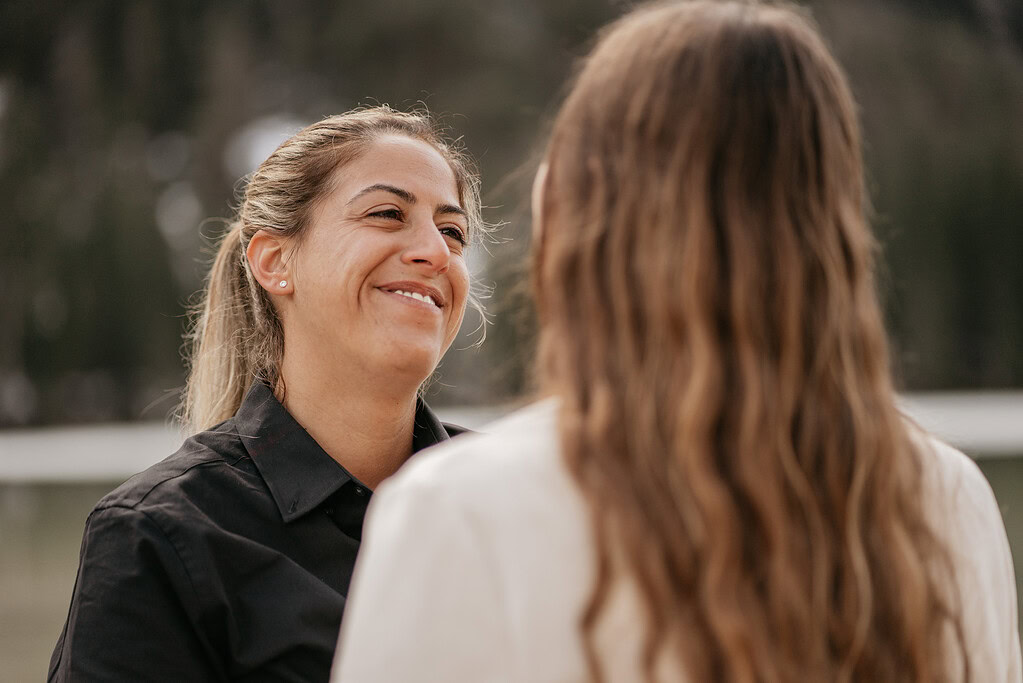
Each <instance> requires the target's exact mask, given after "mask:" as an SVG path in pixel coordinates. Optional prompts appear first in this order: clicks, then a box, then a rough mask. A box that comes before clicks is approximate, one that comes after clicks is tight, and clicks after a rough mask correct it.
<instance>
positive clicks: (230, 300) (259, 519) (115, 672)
mask: <svg viewBox="0 0 1023 683" xmlns="http://www.w3.org/2000/svg"><path fill="white" fill-rule="evenodd" d="M481 229H482V222H481V218H480V203H479V180H478V177H477V175H476V174H475V171H474V170H472V166H471V165H470V162H469V160H468V158H467V157H466V156H465V155H464V154H463V153H462V152H461V151H460V150H459V149H458V148H457V147H455V146H453V145H451V144H449V143H448V142H446V141H445V139H444V138H443V136H442V135H441V134H440V132H439V130H438V129H437V127H436V126H435V125H434V124H433V123H432V122H431V120H430V119H429V118H428V117H427V116H426V115H425V114H418V113H411V114H410V113H402V112H398V111H394V110H392V109H390V108H388V107H375V108H367V109H361V110H356V111H353V112H349V113H347V114H342V115H337V116H332V117H329V118H327V119H324V120H322V121H320V122H318V123H315V124H313V125H311V126H309V127H308V128H305V129H304V130H302V131H300V132H299V133H297V134H296V135H294V136H293V137H291V138H290V139H288V140H287V141H286V142H284V143H283V144H282V145H281V146H280V147H278V148H277V150H276V151H275V152H274V153H273V154H271V155H270V157H269V158H268V159H267V160H266V161H264V162H263V163H262V165H260V167H259V168H258V169H257V170H256V171H255V173H254V174H253V175H252V176H251V178H250V179H249V180H248V182H247V186H246V188H245V193H244V198H243V200H242V202H241V206H240V208H239V210H238V215H237V217H236V220H235V221H234V222H233V223H232V224H231V226H230V229H229V230H228V231H227V233H226V235H225V236H224V237H223V239H222V241H221V242H220V245H219V249H218V251H217V254H216V259H215V261H214V263H213V267H212V271H211V273H210V276H209V279H208V281H207V283H206V288H205V291H204V297H203V302H202V305H201V306H200V307H199V309H198V311H197V315H196V318H195V325H194V329H193V331H192V333H191V349H192V350H191V354H190V362H191V367H190V374H189V377H188V384H187V387H186V392H185V396H184V402H183V416H184V420H185V422H186V424H187V426H188V428H189V429H190V430H191V432H193V433H194V435H193V436H191V437H190V438H188V439H187V440H186V441H185V443H184V445H183V446H182V447H181V449H180V450H179V451H178V452H177V453H175V454H174V455H172V456H170V457H169V458H167V459H166V460H164V461H163V462H161V463H159V464H157V465H155V466H153V467H152V468H150V469H148V470H146V471H145V472H143V473H141V474H139V475H136V476H135V477H133V478H132V479H130V480H128V481H127V482H126V483H125V484H123V485H122V486H121V487H119V488H118V489H116V490H115V491H113V492H112V493H110V494H109V495H107V496H106V497H104V498H103V499H102V500H101V501H100V502H99V503H98V504H97V506H96V508H95V509H94V510H93V511H92V513H91V514H90V515H89V518H88V521H87V523H86V529H85V538H84V540H83V543H82V554H81V563H80V568H79V571H78V579H77V583H76V586H75V589H74V594H73V596H72V601H71V608H70V612H69V615H68V619H67V623H66V625H65V627H64V631H63V633H62V634H61V636H60V640H59V641H58V643H57V647H56V650H55V651H54V654H53V658H52V660H51V664H50V679H51V680H60V681H63V680H74V681H84V680H97V681H101V680H102V681H142V680H161V681H207V680H279V681H285V680H288V681H298V680H301V681H316V680H322V681H325V680H327V678H328V675H329V671H330V665H331V661H332V657H333V653H334V648H335V646H336V644H337V634H338V627H339V624H340V621H341V615H342V610H343V608H344V605H345V598H346V595H347V593H348V585H349V581H350V579H351V574H352V568H353V566H354V563H355V557H356V553H357V552H358V549H359V545H360V542H361V532H362V521H363V517H364V515H365V511H366V506H367V504H368V502H369V500H370V494H371V492H372V490H373V489H374V488H376V486H377V484H378V483H379V482H380V481H381V480H383V479H384V478H385V477H387V476H389V475H390V474H391V473H393V472H394V471H395V470H397V469H398V467H399V466H400V465H401V464H402V463H403V462H405V461H406V460H407V459H409V457H410V456H411V455H412V453H413V452H415V451H418V450H421V449H422V448H425V447H426V446H430V445H433V444H436V443H438V442H440V441H444V440H447V439H448V438H449V437H450V436H452V435H454V434H456V433H458V432H459V431H461V430H460V428H458V427H455V426H453V425H447V424H444V423H442V422H440V421H439V420H438V419H437V417H436V415H434V413H433V412H432V411H431V410H430V409H429V407H428V406H427V405H426V404H425V403H424V402H423V401H422V399H421V398H420V397H419V390H420V387H421V386H422V385H423V383H424V381H425V380H426V379H427V378H428V377H429V376H430V375H431V374H432V373H433V372H434V370H435V368H436V367H437V364H438V362H439V361H440V358H441V356H442V355H443V354H444V352H445V351H446V350H447V348H448V347H449V346H450V344H451V342H452V341H453V340H454V338H455V335H456V333H457V332H458V329H459V326H460V325H461V322H462V317H463V313H464V311H465V306H466V302H467V301H468V300H470V299H472V297H471V296H470V286H469V275H468V270H467V266H466V249H467V248H468V245H469V243H470V242H471V241H472V240H474V239H476V237H477V236H478V234H479V233H480V231H481Z"/></svg>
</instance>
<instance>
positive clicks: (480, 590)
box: [332, 401, 1023, 683]
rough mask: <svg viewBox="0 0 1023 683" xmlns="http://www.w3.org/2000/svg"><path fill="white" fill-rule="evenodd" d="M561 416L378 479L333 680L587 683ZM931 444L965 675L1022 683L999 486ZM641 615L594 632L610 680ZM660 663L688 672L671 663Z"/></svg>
mask: <svg viewBox="0 0 1023 683" xmlns="http://www.w3.org/2000/svg"><path fill="white" fill-rule="evenodd" d="M555 411H556V404H555V403H554V402H552V401H546V402H543V403H538V404H535V405H533V406H530V407H528V408H526V409H524V410H522V411H519V412H517V413H515V414H513V415H511V416H509V417H507V418H505V419H503V420H501V421H499V422H497V423H495V424H493V425H491V426H490V427H489V428H488V432H489V433H487V434H479V435H472V436H463V437H459V438H457V439H455V440H453V441H450V442H447V443H446V444H443V445H441V446H439V447H436V448H434V449H431V451H430V452H428V453H426V454H425V455H423V456H417V457H416V458H415V459H414V460H413V461H412V462H410V463H409V465H408V466H407V467H405V468H403V469H402V471H401V472H399V473H398V474H397V475H395V476H394V477H392V478H391V479H389V480H387V481H386V482H385V483H384V484H383V485H382V486H381V487H380V488H379V490H378V491H377V493H376V494H375V495H374V498H373V502H372V504H371V506H370V510H369V515H368V517H367V522H366V527H365V532H364V536H363V538H364V542H363V546H362V550H361V554H360V556H359V561H358V563H357V564H356V568H355V577H354V580H353V584H352V590H351V593H350V594H349V602H348V605H347V608H346V611H345V617H344V621H343V625H342V629H341V640H340V645H339V649H338V655H337V658H336V659H335V662H334V671H333V676H332V681H334V682H335V683H337V682H343V683H369V682H371V681H402V682H413V683H414V682H422V683H425V682H427V681H436V682H438V683H458V682H461V681H472V682H477V681H478V682H487V681H494V682H497V681H509V682H510V681H527V682H529V683H543V682H547V681H550V682H552V683H553V682H555V681H557V682H563V683H567V682H570V681H585V680H587V678H586V666H585V662H584V659H583V649H582V641H581V639H580V636H579V631H578V627H577V623H578V615H579V612H580V609H581V606H582V605H583V604H584V603H585V601H586V600H587V598H588V597H589V594H590V589H591V585H592V580H593V568H592V566H591V565H592V557H593V548H592V541H591V531H590V521H589V515H588V513H587V509H586V506H585V502H584V500H583V497H582V495H581V492H580V491H579V489H578V487H577V486H576V485H575V483H574V481H573V480H572V479H571V478H570V475H569V473H568V472H567V470H566V469H565V467H564V465H563V464H562V460H561V458H560V456H559V453H558V448H557V441H558V439H557V431H556V424H555V422H556V419H555V418H556V415H555ZM932 443H933V448H931V449H929V450H930V456H929V458H928V460H927V462H926V467H927V469H928V472H933V473H935V474H936V475H937V476H936V477H933V478H931V480H930V485H929V486H930V487H931V490H932V491H935V490H937V491H941V492H942V493H941V494H940V495H932V496H930V498H931V500H932V501H933V505H932V506H931V509H932V510H933V514H934V518H935V526H936V528H937V529H938V530H939V533H942V534H945V535H946V539H947V541H948V542H949V544H950V546H951V548H952V549H953V552H954V556H955V557H954V559H955V562H956V566H957V570H958V579H959V581H960V590H961V593H962V600H963V605H964V607H965V610H966V611H965V615H964V617H965V629H966V641H967V647H968V648H969V652H970V654H971V657H972V662H973V665H974V667H975V670H974V672H973V673H974V676H973V680H974V681H977V682H992V683H1002V682H1006V683H1018V682H1019V681H1021V680H1023V679H1021V673H1020V671H1021V667H1020V641H1019V632H1018V626H1017V617H1016V590H1015V579H1014V575H1013V568H1012V558H1011V556H1010V554H1009V545H1008V541H1007V539H1006V535H1005V528H1004V526H1003V525H1002V519H1001V516H1000V514H999V511H998V507H997V504H996V503H995V498H994V495H993V494H992V492H991V488H990V487H989V486H988V483H987V481H986V480H985V479H984V476H983V475H982V474H981V473H980V470H978V469H977V466H976V465H975V464H974V463H973V462H972V461H971V460H970V459H969V458H967V457H966V456H965V455H963V454H962V453H960V452H959V451H957V450H955V449H953V448H951V447H950V446H947V445H945V444H941V443H939V442H937V441H934V442H932ZM935 484H937V485H938V488H937V489H934V488H933V485H935ZM642 623H643V619H642V618H641V613H640V611H639V601H638V597H637V596H636V595H635V594H634V593H631V592H630V589H629V588H627V587H626V588H621V587H619V589H618V590H617V591H616V592H615V593H614V594H613V597H612V599H611V603H610V606H609V608H608V613H607V618H605V619H604V623H603V624H602V627H601V628H600V629H599V630H598V633H597V636H596V637H597V644H598V650H599V651H600V652H601V653H602V656H603V658H604V659H603V661H604V666H605V672H606V674H607V680H609V681H614V682H617V681H636V680H641V676H640V674H639V672H640V671H641V669H640V667H639V661H638V656H637V653H638V652H639V648H640V645H641V642H642V638H641V629H640V628H638V627H637V625H638V624H642ZM662 664H666V663H665V662H663V661H662ZM662 671H663V672H664V673H665V674H666V676H665V678H663V679H662V680H680V678H682V677H681V676H680V675H679V674H678V672H677V671H671V664H670V663H667V664H666V665H665V666H664V667H663V668H662Z"/></svg>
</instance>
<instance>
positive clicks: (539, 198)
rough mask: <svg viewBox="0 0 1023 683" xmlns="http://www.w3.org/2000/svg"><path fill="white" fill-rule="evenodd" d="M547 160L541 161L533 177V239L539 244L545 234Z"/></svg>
mask: <svg viewBox="0 0 1023 683" xmlns="http://www.w3.org/2000/svg"><path fill="white" fill-rule="evenodd" d="M547 169H548V165H547V161H546V160H545V161H541V162H540V167H539V168H538V169H536V177H535V178H533V196H532V210H533V241H534V242H535V243H537V244H539V242H540V238H541V237H542V236H543V198H544V193H545V192H546V191H547V189H546V186H547Z"/></svg>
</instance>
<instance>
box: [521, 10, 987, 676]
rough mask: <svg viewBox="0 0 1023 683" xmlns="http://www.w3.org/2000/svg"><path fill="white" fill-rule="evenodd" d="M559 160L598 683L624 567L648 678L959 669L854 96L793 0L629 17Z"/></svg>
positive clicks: (588, 630)
mask: <svg viewBox="0 0 1023 683" xmlns="http://www.w3.org/2000/svg"><path fill="white" fill-rule="evenodd" d="M547 162H548V164H549V172H548V175H547V178H546V183H545V186H544V190H545V192H544V195H543V197H544V199H543V201H542V205H541V208H540V215H539V218H540V224H541V226H542V229H541V236H540V238H539V239H538V240H537V246H536V251H535V254H534V256H535V258H536V269H535V271H534V272H535V282H534V286H535V287H536V290H537V299H538V307H539V315H540V322H541V329H542V332H541V339H540V361H539V365H538V369H539V373H540V377H541V378H542V380H541V381H542V382H543V383H544V385H545V387H546V389H548V390H549V391H551V392H552V393H554V394H556V395H558V396H560V397H561V399H562V412H561V418H560V419H561V423H560V433H561V438H562V445H563V453H564V457H565V460H566V462H567V464H568V467H569V468H570V470H571V472H572V473H573V475H574V477H575V478H576V480H577V481H578V483H579V485H580V486H581V488H582V489H583V491H584V493H585V495H586V496H587V499H588V500H589V503H590V506H591V510H592V515H593V523H594V527H595V538H596V539H597V549H598V553H597V567H598V571H597V582H596V586H595V589H594V592H593V595H592V599H591V601H590V603H589V604H588V606H587V609H586V611H585V614H584V615H583V619H582V629H583V632H584V636H585V642H586V644H587V645H586V646H587V656H588V659H589V663H590V668H591V672H592V673H593V675H594V677H595V678H596V679H598V680H601V679H602V673H601V667H600V664H599V661H598V656H597V653H596V648H595V646H594V638H593V636H594V629H595V627H596V625H597V624H598V622H599V619H600V616H601V613H602V609H603V607H605V605H606V603H607V598H608V594H609V591H610V589H611V587H612V585H613V584H614V582H615V580H616V578H617V577H619V576H621V575H626V574H627V575H629V576H631V577H633V578H634V580H635V584H636V586H637V587H638V589H639V594H640V596H641V597H642V602H643V604H644V607H645V612H646V614H647V616H648V623H647V625H646V631H645V633H646V634H647V635H646V637H645V648H644V658H643V662H644V667H645V671H646V675H647V677H649V678H653V677H654V672H655V670H656V668H657V665H658V661H659V659H660V658H661V657H663V656H666V655H665V653H668V654H667V656H670V657H674V658H675V659H676V660H677V661H678V662H679V663H680V664H681V666H682V668H683V670H684V671H686V672H687V674H688V675H689V677H690V678H691V679H692V680H694V681H801V682H802V681H896V680H898V681H940V680H952V679H955V680H959V679H962V678H968V674H969V672H968V666H967V653H966V652H965V648H964V643H963V635H962V628H961V617H960V608H959V606H958V604H957V603H958V598H957V595H956V591H955V589H954V587H953V584H952V580H951V563H950V555H949V551H948V549H947V548H945V547H944V546H943V545H942V543H941V542H940V540H939V538H938V537H937V536H936V534H935V533H934V532H933V530H932V529H931V528H930V526H929V524H928V521H927V519H926V515H925V512H924V509H923V489H922V456H921V453H920V452H918V447H917V446H915V445H914V444H915V443H916V442H915V441H914V440H912V439H911V436H910V432H909V427H908V425H907V423H906V422H905V419H904V418H903V417H902V416H901V415H900V413H899V411H898V410H897V408H896V405H895V401H894V398H895V395H894V390H893V384H892V380H891V374H890V370H889V361H888V351H887V342H886V337H885V333H884V327H883V322H882V316H881V314H880V312H879V305H878V301H877V295H876V292H875V286H874V277H873V268H874V266H873V262H874V253H875V250H876V249H875V242H874V240H873V238H872V236H871V232H870V230H869V227H868V224H867V220H866V218H865V212H866V204H867V200H866V197H865V192H864V181H863V169H862V161H861V154H860V134H859V130H858V125H857V122H856V116H855V105H854V102H853V99H852V96H851V94H850V91H849V87H848V85H847V83H846V79H845V77H844V75H843V73H842V71H841V69H840V68H839V67H838V65H837V64H836V63H835V61H834V59H833V58H832V57H831V55H830V54H829V51H828V50H827V48H826V47H825V45H824V44H823V42H822V40H821V38H820V37H819V35H818V34H817V32H816V30H815V29H814V28H813V25H812V23H811V22H810V20H809V19H808V18H807V17H806V16H805V15H804V13H803V11H802V10H800V9H798V8H795V7H788V6H778V5H772V6H768V5H763V4H753V3H744V2H720V3H719V2H685V3H672V4H659V5H655V6H646V7H641V8H639V9H637V10H634V11H633V12H631V13H630V14H628V15H627V16H625V17H624V18H622V19H620V20H619V21H618V22H616V23H614V24H612V25H611V26H610V27H609V28H608V29H607V30H606V32H605V33H604V34H603V35H602V37H601V39H600V40H599V43H598V44H597V46H596V47H595V49H594V50H593V52H592V53H591V54H590V55H589V57H588V58H587V59H586V60H585V61H584V63H583V65H582V68H581V71H580V72H579V74H578V76H577V80H576V81H575V84H574V87H573V88H572V89H571V91H570V93H569V94H568V96H567V99H566V101H565V103H564V105H563V107H562V109H561V110H560V113H559V114H558V116H557V118H556V121H555V124H554V128H553V131H552V134H551V140H550V143H549V147H548V151H547ZM950 646H951V647H952V649H953V650H956V649H957V650H959V651H960V653H961V656H959V657H953V658H952V661H958V662H962V663H963V667H962V670H959V667H950V665H949V661H950V659H949V652H948V650H949V648H950ZM950 668H955V669H956V670H954V671H949V669H950Z"/></svg>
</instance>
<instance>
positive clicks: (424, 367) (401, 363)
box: [378, 344, 440, 388]
mask: <svg viewBox="0 0 1023 683" xmlns="http://www.w3.org/2000/svg"><path fill="white" fill-rule="evenodd" d="M379 351H380V354H379V356H378V361H379V367H380V368H381V370H382V372H383V373H385V374H389V373H393V374H394V376H395V380H396V381H397V380H398V379H399V378H407V379H408V381H409V382H412V383H415V385H416V387H417V388H418V387H419V385H420V384H422V383H423V382H425V381H426V379H427V378H428V377H429V376H430V375H431V374H433V371H434V370H436V369H437V364H438V363H439V362H440V354H439V353H438V350H437V348H436V346H435V345H432V346H427V345H417V344H411V345H401V346H399V345H396V344H395V345H389V348H386V349H379Z"/></svg>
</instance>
